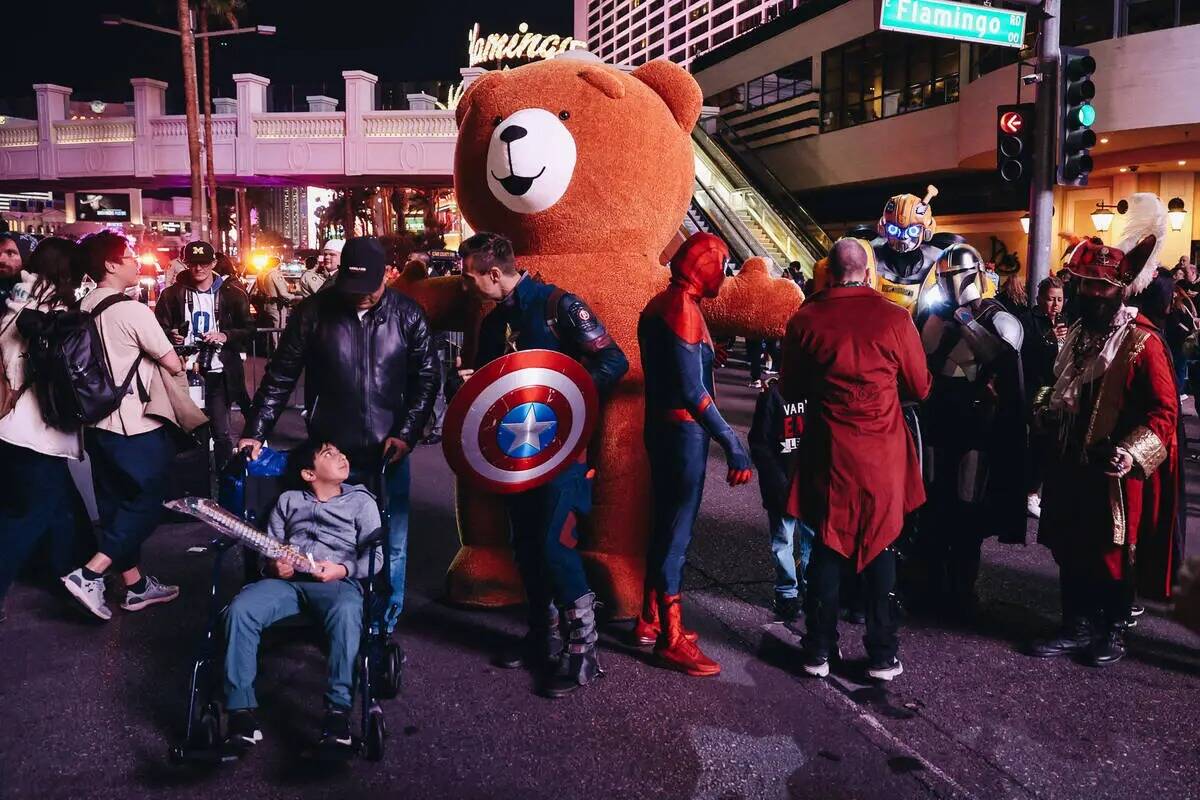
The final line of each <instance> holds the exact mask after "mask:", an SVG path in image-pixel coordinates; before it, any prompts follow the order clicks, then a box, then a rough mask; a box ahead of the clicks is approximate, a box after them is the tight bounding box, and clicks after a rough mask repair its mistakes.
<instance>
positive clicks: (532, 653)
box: [493, 603, 565, 673]
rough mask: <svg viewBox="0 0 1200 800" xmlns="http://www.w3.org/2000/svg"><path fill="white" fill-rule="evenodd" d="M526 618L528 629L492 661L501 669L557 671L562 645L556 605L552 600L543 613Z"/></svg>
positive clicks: (560, 659)
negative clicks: (527, 619) (523, 668)
mask: <svg viewBox="0 0 1200 800" xmlns="http://www.w3.org/2000/svg"><path fill="white" fill-rule="evenodd" d="M529 622H530V626H529V632H528V633H526V634H525V635H524V636H523V637H521V638H520V639H519V640H517V641H516V642H513V643H512V644H510V645H509V646H508V647H506V648H505V649H504V650H502V651H501V652H500V654H499V655H498V656H496V659H495V661H494V662H493V663H495V665H496V666H497V667H500V668H501V669H520V668H521V667H526V668H528V669H531V670H543V671H546V672H551V673H552V672H555V671H557V670H558V668H559V664H560V662H561V661H562V658H563V650H564V649H565V645H564V642H563V637H562V630H561V629H560V627H559V617H558V609H557V608H555V606H554V604H553V603H551V604H550V605H549V608H547V609H546V611H545V612H544V614H539V615H538V616H537V618H536V619H534V618H531V619H530V621H529Z"/></svg>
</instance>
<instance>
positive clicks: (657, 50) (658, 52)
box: [646, 44, 663, 61]
mask: <svg viewBox="0 0 1200 800" xmlns="http://www.w3.org/2000/svg"><path fill="white" fill-rule="evenodd" d="M662 54H663V46H662V45H661V44H656V45H655V46H654V47H651V48H650V52H649V53H647V54H646V58H648V59H650V60H651V61H653V60H654V59H656V58H661V57H662Z"/></svg>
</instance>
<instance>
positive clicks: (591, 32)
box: [588, 25, 600, 42]
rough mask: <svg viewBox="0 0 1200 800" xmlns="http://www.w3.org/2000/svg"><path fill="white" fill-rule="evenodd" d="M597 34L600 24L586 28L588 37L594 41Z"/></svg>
mask: <svg viewBox="0 0 1200 800" xmlns="http://www.w3.org/2000/svg"><path fill="white" fill-rule="evenodd" d="M599 35H600V26H599V25H597V26H596V27H594V28H588V39H590V40H592V41H593V42H594V41H596V38H597V37H598V36H599Z"/></svg>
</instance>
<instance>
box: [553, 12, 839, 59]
mask: <svg viewBox="0 0 1200 800" xmlns="http://www.w3.org/2000/svg"><path fill="white" fill-rule="evenodd" d="M821 2H822V0H575V38H576V39H579V40H581V41H584V42H587V47H588V50H590V51H591V52H592V53H595V54H596V55H598V56H600V58H602V59H603V60H605V61H607V62H609V63H612V64H630V65H633V66H637V65H638V64H644V63H646V62H647V61H653V60H654V59H656V58H667V59H670V60H671V61H674V62H675V63H676V64H679V65H680V66H684V67H686V66H687V65H688V64H690V63H691V62H692V59H694V58H696V57H697V56H699V55H700V54H702V53H705V52H707V51H708V50H710V49H712V48H714V47H719V46H720V45H722V44H724V43H726V42H728V41H731V40H733V39H735V38H736V37H738V36H741V35H743V34H746V33H749V32H750V31H752V30H754V29H755V28H757V27H758V26H760V25H762V24H763V23H766V22H770V21H771V20H773V19H776V18H777V17H779V16H780V15H782V14H784V13H786V12H788V11H791V10H792V9H794V8H797V7H799V6H804V5H813V4H820V3H821Z"/></svg>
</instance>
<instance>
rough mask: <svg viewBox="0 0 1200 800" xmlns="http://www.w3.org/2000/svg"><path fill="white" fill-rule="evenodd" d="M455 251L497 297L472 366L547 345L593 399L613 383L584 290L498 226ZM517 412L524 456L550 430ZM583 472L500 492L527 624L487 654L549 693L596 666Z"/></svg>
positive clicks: (475, 288)
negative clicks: (526, 258) (550, 278)
mask: <svg viewBox="0 0 1200 800" xmlns="http://www.w3.org/2000/svg"><path fill="white" fill-rule="evenodd" d="M459 254H460V255H461V256H462V258H463V281H464V283H465V284H466V286H467V289H468V290H469V291H470V292H471V293H472V294H473V295H474V296H475V297H476V298H478V299H480V300H485V301H491V302H495V303H496V306H495V308H494V309H492V311H491V312H489V313H488V315H487V316H486V317H484V318H483V320H482V322H481V323H480V327H479V340H478V347H477V350H476V358H475V366H476V367H482V366H483V365H484V364H487V363H488V362H489V361H492V360H493V359H496V358H499V357H500V356H502V355H504V354H505V353H506V352H509V351H510V350H553V351H555V352H559V353H564V354H566V355H568V356H570V357H572V358H574V359H575V360H577V361H579V362H580V363H581V364H583V366H584V368H585V369H587V371H588V373H589V374H590V375H591V377H592V381H593V382H594V383H595V385H596V391H597V393H598V394H599V395H600V397H601V399H603V398H604V397H605V396H607V394H608V393H609V392H610V391H611V390H612V389H613V387H615V386H616V385H617V382H618V381H620V380H621V377H622V376H623V375H624V374H625V372H626V371H627V370H628V369H629V361H628V360H627V359H626V358H625V354H624V353H623V352H622V351H621V348H620V347H618V346H617V344H616V343H615V342H614V341H613V339H612V337H611V336H610V335H609V334H608V332H607V331H606V330H605V329H604V325H603V324H602V323H601V322H600V320H599V319H597V318H596V315H595V314H594V313H593V312H592V310H591V309H590V308H588V306H587V304H586V303H584V301H583V300H581V299H580V298H579V297H577V296H576V295H573V294H571V293H570V292H566V291H563V290H562V289H559V288H558V287H556V286H554V285H552V284H547V283H542V282H541V281H540V280H538V279H537V278H535V277H533V276H531V275H529V274H527V273H525V272H522V271H519V270H518V269H517V265H516V259H515V257H514V255H513V248H512V243H511V242H509V240H508V239H506V238H505V237H503V236H500V235H499V234H494V233H479V234H476V235H475V236H472V237H471V238H469V239H467V240H466V241H465V242H463V243H462V245H461V246H460V247H459ZM526 422H527V423H528V425H527V427H528V430H526V431H525V435H523V436H518V437H513V440H512V442H510V445H511V446H513V447H517V448H526V450H522V451H521V452H520V453H517V452H515V451H514V452H510V453H509V455H514V456H516V455H521V456H528V455H530V453H529V452H528V448H532V449H533V451H534V452H536V451H537V449H538V447H539V445H544V444H546V443H545V442H543V439H544V438H545V437H544V436H542V435H541V433H540V432H544V433H546V434H547V435H548V433H549V432H548V430H546V429H545V428H542V427H541V425H544V424H545V423H539V422H538V421H537V419H536V415H535V411H534V410H533V409H531V410H530V412H529V416H528V417H527V419H526ZM591 475H592V473H591V471H590V470H589V468H588V465H587V464H586V463H585V462H584V461H583V460H582V459H581V460H580V461H579V462H578V463H575V464H573V465H571V466H570V467H569V468H568V469H566V470H564V471H563V472H561V473H559V475H558V476H557V477H555V478H554V479H553V480H551V481H549V482H548V483H545V484H543V485H541V486H538V487H537V488H534V489H530V490H528V491H525V492H520V493H516V494H511V495H506V496H505V504H506V506H507V509H508V516H509V524H510V527H511V530H512V543H513V552H514V555H515V556H516V561H517V569H518V571H519V572H520V574H521V581H522V582H523V583H524V585H525V594H526V596H527V597H528V600H529V633H528V634H527V635H526V636H525V638H524V639H523V640H522V641H521V642H520V644H519V645H518V646H517V647H515V648H513V649H512V650H511V652H506V653H504V654H501V656H500V657H499V658H498V659H497V661H496V663H497V665H498V666H501V667H506V668H510V669H514V668H517V667H521V666H527V667H530V668H532V669H533V670H534V671H535V672H536V673H538V674H539V678H540V683H541V687H540V690H541V692H542V694H544V695H546V696H548V697H563V696H566V695H567V694H570V693H571V692H573V691H574V690H576V689H578V688H579V687H580V686H584V685H586V684H588V683H590V682H591V681H593V680H595V679H596V678H597V677H599V675H600V674H601V669H600V661H599V658H598V655H597V652H596V641H597V639H598V635H597V631H596V613H595V605H596V595H595V593H593V592H592V590H591V588H590V587H589V586H588V581H587V576H586V575H585V574H584V571H583V560H582V559H581V558H580V555H579V553H578V551H577V550H576V545H577V544H578V540H577V537H576V530H575V520H576V515H578V514H586V513H588V512H589V511H590V510H591V505H592V486H591ZM560 607H561V608H562V609H563V610H564V616H565V622H566V625H565V628H566V634H567V641H566V642H565V643H564V641H563V636H562V631H561V630H560V618H559V612H558V609H559V608H560Z"/></svg>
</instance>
